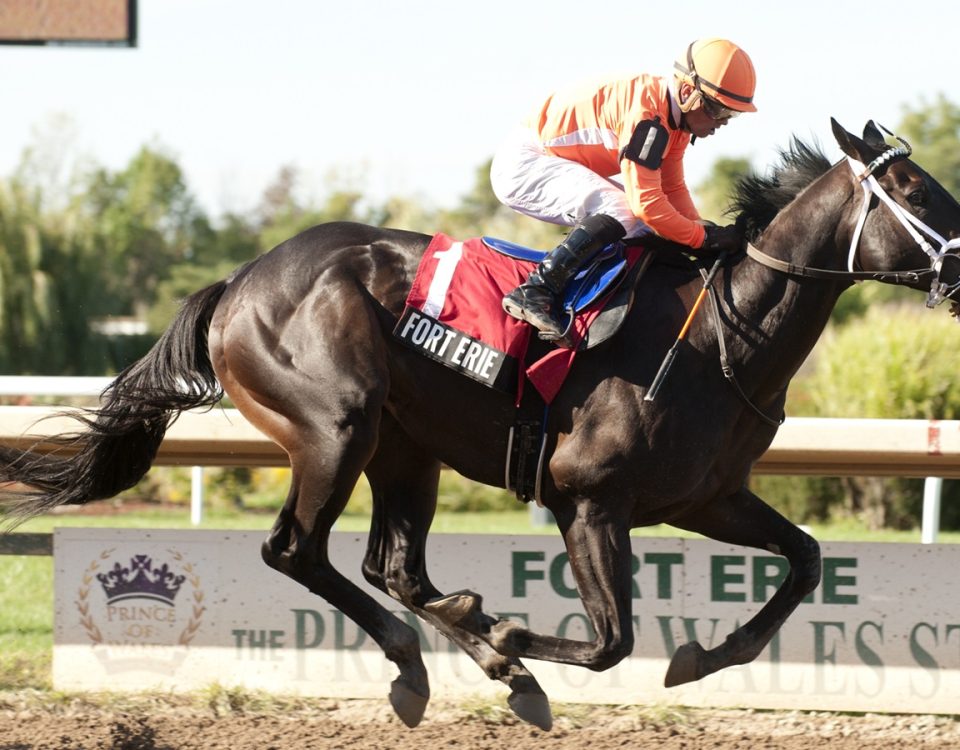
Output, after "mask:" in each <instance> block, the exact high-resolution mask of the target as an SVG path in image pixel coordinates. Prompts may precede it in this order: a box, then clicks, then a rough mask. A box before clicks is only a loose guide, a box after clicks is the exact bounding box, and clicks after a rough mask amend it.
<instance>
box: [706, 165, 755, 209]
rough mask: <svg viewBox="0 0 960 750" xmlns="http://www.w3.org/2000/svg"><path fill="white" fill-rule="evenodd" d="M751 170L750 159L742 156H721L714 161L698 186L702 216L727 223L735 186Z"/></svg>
mask: <svg viewBox="0 0 960 750" xmlns="http://www.w3.org/2000/svg"><path fill="white" fill-rule="evenodd" d="M750 171H751V167H750V160H749V159H745V158H742V157H737V158H731V157H721V158H719V159H717V160H716V161H715V162H714V163H713V167H712V168H711V170H710V174H709V175H707V177H706V178H705V179H704V180H703V182H701V183H700V184H699V185H697V187H696V197H697V210H698V211H699V212H700V216H702V217H703V218H704V219H707V220H709V221H713V222H716V223H717V224H727V223H729V222H730V219H731V217H730V216H729V215H728V213H727V211H728V209H729V207H730V197H731V196H732V195H733V186H734V185H735V184H736V182H737V180H739V179H740V178H741V177H743V176H744V175H746V174H748V173H749V172H750Z"/></svg>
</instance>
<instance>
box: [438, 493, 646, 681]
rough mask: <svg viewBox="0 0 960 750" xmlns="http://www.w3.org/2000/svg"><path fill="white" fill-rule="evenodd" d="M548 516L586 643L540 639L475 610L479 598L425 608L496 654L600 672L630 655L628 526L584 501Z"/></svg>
mask: <svg viewBox="0 0 960 750" xmlns="http://www.w3.org/2000/svg"><path fill="white" fill-rule="evenodd" d="M554 514H555V515H556V517H557V521H558V525H559V526H560V530H561V532H562V533H563V537H564V542H565V544H566V548H567V554H568V556H569V558H570V567H571V570H572V571H573V575H574V578H575V580H576V583H577V590H578V591H579V593H580V599H581V601H582V602H583V606H584V609H585V610H586V613H587V616H588V617H589V619H590V623H591V625H592V626H593V630H594V633H595V637H594V639H593V640H592V641H575V640H571V639H568V638H558V637H555V636H548V635H542V634H540V633H535V632H533V631H531V630H528V629H527V628H525V627H523V626H522V625H520V624H519V623H516V622H513V621H511V620H501V619H497V618H494V617H491V616H490V615H487V614H486V613H484V612H483V611H482V610H481V608H480V598H479V597H478V596H477V595H476V594H471V593H470V592H464V593H461V594H452V595H450V596H448V597H446V598H445V599H443V600H440V601H436V602H432V603H431V605H430V608H431V610H432V611H434V612H437V613H444V615H445V616H446V617H447V618H449V619H451V620H455V621H456V622H458V624H460V625H461V626H463V627H465V628H467V629H468V630H470V631H471V632H473V633H475V634H476V635H478V636H479V637H481V638H482V639H483V640H484V641H486V642H487V643H489V644H490V645H491V646H492V647H493V648H495V649H496V650H497V651H498V652H499V653H501V654H504V655H507V656H518V657H524V658H531V659H542V660H545V661H553V662H558V663H561V664H573V665H577V666H581V667H587V668H588V669H592V670H595V671H598V672H599V671H603V670H605V669H609V668H610V667H612V666H614V665H616V664H617V663H618V662H620V661H621V660H622V659H623V658H625V657H626V656H629V655H630V653H631V652H632V651H633V643H634V634H633V623H632V620H631V599H630V596H631V585H632V584H631V551H630V535H629V524H628V523H627V521H626V520H625V519H622V518H613V517H609V516H607V515H606V514H605V513H604V511H603V509H602V508H599V507H598V506H596V505H594V504H593V503H589V502H583V503H581V504H580V505H579V506H578V507H577V508H572V507H571V508H569V509H566V512H562V511H561V512H558V510H556V509H554Z"/></svg>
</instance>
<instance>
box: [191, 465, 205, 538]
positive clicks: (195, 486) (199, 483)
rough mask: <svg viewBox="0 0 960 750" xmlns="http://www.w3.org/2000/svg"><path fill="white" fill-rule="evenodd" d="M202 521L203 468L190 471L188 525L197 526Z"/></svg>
mask: <svg viewBox="0 0 960 750" xmlns="http://www.w3.org/2000/svg"><path fill="white" fill-rule="evenodd" d="M202 521H203V467H202V466H194V467H193V468H192V469H191V470H190V523H192V524H193V525H194V526H199V525H200V524H201V523H202Z"/></svg>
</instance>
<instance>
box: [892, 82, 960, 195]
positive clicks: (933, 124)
mask: <svg viewBox="0 0 960 750" xmlns="http://www.w3.org/2000/svg"><path fill="white" fill-rule="evenodd" d="M897 135H900V136H902V137H903V138H905V139H906V140H907V141H908V142H909V143H910V145H911V146H912V147H913V156H912V157H911V158H912V159H913V160H914V161H915V162H917V164H920V165H921V166H922V167H923V168H924V169H926V170H927V171H928V172H929V173H930V174H931V175H933V177H934V178H935V179H936V180H937V181H938V182H940V184H941V185H943V186H944V187H945V188H946V189H947V190H948V191H949V192H950V194H951V195H953V196H955V197H956V196H960V107H958V106H957V105H956V104H954V103H953V102H951V101H950V100H948V99H947V98H946V96H944V95H943V94H942V93H941V94H938V95H937V96H936V98H935V99H934V100H933V102H927V101H926V100H925V99H921V100H920V103H919V104H918V105H917V106H916V107H910V106H908V105H904V107H903V119H902V120H901V121H900V127H899V129H898V131H897Z"/></svg>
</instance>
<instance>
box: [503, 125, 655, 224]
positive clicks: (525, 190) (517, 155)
mask: <svg viewBox="0 0 960 750" xmlns="http://www.w3.org/2000/svg"><path fill="white" fill-rule="evenodd" d="M490 184H491V186H492V187H493V192H494V195H496V196H497V199H498V200H499V201H500V202H501V203H503V204H504V205H506V206H509V207H510V208H512V209H513V210H514V211H518V212H519V213H522V214H525V215H527V216H532V217H533V218H535V219H540V220H541V221H547V222H550V223H551V224H561V225H564V226H571V227H572V226H574V225H576V224H577V223H578V222H579V221H581V220H582V219H583V218H584V217H585V216H588V215H590V214H607V216H612V217H613V218H614V219H616V220H617V221H619V222H620V223H621V224H623V227H624V229H626V231H627V234H626V236H627V237H638V236H640V235H643V234H649V233H650V232H651V230H650V227H648V226H647V225H646V224H644V223H643V222H642V221H640V219H638V218H637V217H636V216H635V215H634V213H633V211H631V210H630V205H629V204H628V203H627V196H626V193H625V192H624V190H623V186H622V185H620V184H618V183H617V182H614V181H613V180H608V179H607V178H605V177H601V176H600V175H599V174H597V173H596V172H594V171H593V170H591V169H588V168H587V167H585V166H583V165H582V164H578V163H577V162H575V161H570V160H569V159H561V158H560V157H558V156H551V155H550V154H548V153H547V152H546V151H545V150H544V148H543V146H542V145H541V144H540V142H539V140H537V138H536V137H535V136H534V134H533V133H532V132H531V131H530V130H529V129H528V128H518V129H517V130H515V131H513V132H512V133H510V135H509V136H508V137H507V139H506V140H505V141H504V142H503V144H502V145H501V146H500V148H499V149H498V150H497V153H496V154H495V155H494V157H493V163H492V165H491V167H490Z"/></svg>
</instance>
